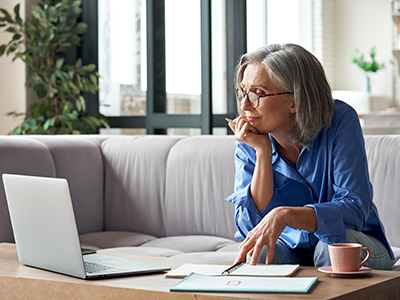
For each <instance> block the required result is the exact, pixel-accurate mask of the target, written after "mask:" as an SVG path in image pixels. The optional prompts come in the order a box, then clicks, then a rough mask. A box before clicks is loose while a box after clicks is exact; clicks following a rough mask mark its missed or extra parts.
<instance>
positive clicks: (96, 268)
mask: <svg viewBox="0 0 400 300" xmlns="http://www.w3.org/2000/svg"><path fill="white" fill-rule="evenodd" d="M84 263H85V270H86V272H87V273H98V272H102V271H118V269H116V268H113V267H109V266H105V265H101V264H97V263H94V262H88V261H85V262H84Z"/></svg>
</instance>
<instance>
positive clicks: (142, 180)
mask: <svg viewBox="0 0 400 300" xmlns="http://www.w3.org/2000/svg"><path fill="white" fill-rule="evenodd" d="M180 139H182V137H176V136H151V135H146V136H130V137H127V136H119V137H110V138H109V139H107V140H105V141H104V142H103V143H102V144H101V149H102V153H103V157H104V166H105V175H104V176H105V192H104V195H105V196H104V197H105V215H104V222H105V230H108V231H132V232H141V233H146V234H150V235H153V236H156V237H162V236H165V227H164V219H163V209H164V201H165V181H166V179H165V174H166V161H167V157H168V155H169V151H170V149H171V147H172V146H173V145H174V144H175V143H176V142H177V141H179V140H180Z"/></svg>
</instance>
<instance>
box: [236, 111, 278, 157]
mask: <svg viewBox="0 0 400 300" xmlns="http://www.w3.org/2000/svg"><path fill="white" fill-rule="evenodd" d="M234 121H235V123H236V124H235V125H234V124H231V123H230V124H229V127H230V128H231V129H232V131H233V132H234V133H235V138H236V140H237V141H239V142H243V143H245V144H247V145H249V146H251V147H253V148H254V149H255V150H256V151H259V150H264V149H266V150H268V152H269V153H270V152H271V151H272V148H271V140H270V138H269V135H268V134H261V133H258V131H257V128H256V127H254V126H253V125H251V124H250V122H249V121H248V120H247V119H246V117H245V116H240V117H238V118H236V119H235V120H234Z"/></svg>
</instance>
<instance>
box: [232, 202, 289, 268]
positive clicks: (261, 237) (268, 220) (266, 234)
mask: <svg viewBox="0 0 400 300" xmlns="http://www.w3.org/2000/svg"><path fill="white" fill-rule="evenodd" d="M284 214H285V210H284V208H283V207H278V208H275V209H273V210H271V211H270V212H269V213H268V214H267V215H266V216H265V217H264V218H263V219H262V221H261V222H260V223H258V225H257V226H256V227H254V229H253V230H251V231H250V232H249V234H248V235H247V237H246V239H245V240H244V241H243V242H242V244H241V245H240V247H239V254H238V256H237V257H236V260H235V263H236V262H239V261H246V257H247V254H249V255H250V256H251V261H250V264H251V265H255V264H256V263H257V261H258V257H259V256H260V253H261V250H262V248H263V247H264V246H267V258H266V261H265V263H266V264H270V263H272V259H273V258H274V250H275V243H276V241H277V240H278V238H279V236H280V234H281V233H282V231H283V230H284V229H285V227H286V226H287V224H286V222H285V217H284Z"/></svg>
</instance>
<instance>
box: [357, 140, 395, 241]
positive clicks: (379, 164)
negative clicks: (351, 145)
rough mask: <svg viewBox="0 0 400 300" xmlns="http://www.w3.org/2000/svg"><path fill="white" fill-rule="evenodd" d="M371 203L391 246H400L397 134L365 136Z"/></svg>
mask: <svg viewBox="0 0 400 300" xmlns="http://www.w3.org/2000/svg"><path fill="white" fill-rule="evenodd" d="M365 144H366V152H367V159H368V167H369V172H370V179H371V182H372V186H373V189H374V203H375V205H376V206H377V208H378V213H379V216H380V219H381V221H382V223H383V225H384V227H385V231H386V236H387V238H388V240H389V243H390V245H391V246H397V247H400V235H399V233H398V228H400V218H399V211H400V184H399V182H398V181H399V178H400V155H399V153H400V138H399V136H396V135H385V136H376V135H375V136H368V135H367V136H365Z"/></svg>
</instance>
